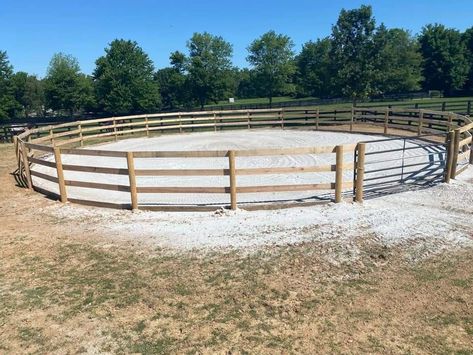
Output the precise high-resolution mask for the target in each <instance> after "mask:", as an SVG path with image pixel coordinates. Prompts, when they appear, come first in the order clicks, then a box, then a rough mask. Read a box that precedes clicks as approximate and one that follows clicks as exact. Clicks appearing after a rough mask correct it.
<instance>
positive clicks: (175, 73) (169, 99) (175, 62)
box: [154, 52, 188, 109]
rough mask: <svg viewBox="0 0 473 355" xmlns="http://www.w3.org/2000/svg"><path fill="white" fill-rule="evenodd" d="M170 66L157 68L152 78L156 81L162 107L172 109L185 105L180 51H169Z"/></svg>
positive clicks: (183, 58) (185, 90) (182, 61)
mask: <svg viewBox="0 0 473 355" xmlns="http://www.w3.org/2000/svg"><path fill="white" fill-rule="evenodd" d="M170 61H171V65H172V66H171V67H168V68H163V69H160V70H158V71H157V72H156V73H155V75H154V78H155V80H156V81H157V83H158V86H159V92H160V94H161V102H162V105H163V108H165V109H174V108H176V107H180V106H182V105H185V103H186V102H185V101H186V98H187V97H188V95H186V92H187V88H186V87H185V85H186V76H185V74H184V70H185V67H184V64H185V56H184V54H182V53H180V52H174V53H171V56H170Z"/></svg>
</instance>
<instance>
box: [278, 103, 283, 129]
mask: <svg viewBox="0 0 473 355" xmlns="http://www.w3.org/2000/svg"><path fill="white" fill-rule="evenodd" d="M279 117H280V119H281V128H282V129H284V109H283V108H282V109H281V111H279Z"/></svg>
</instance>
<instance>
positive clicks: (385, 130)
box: [383, 108, 389, 134]
mask: <svg viewBox="0 0 473 355" xmlns="http://www.w3.org/2000/svg"><path fill="white" fill-rule="evenodd" d="M388 121H389V108H387V109H386V112H385V113H384V130H383V132H384V134H388Z"/></svg>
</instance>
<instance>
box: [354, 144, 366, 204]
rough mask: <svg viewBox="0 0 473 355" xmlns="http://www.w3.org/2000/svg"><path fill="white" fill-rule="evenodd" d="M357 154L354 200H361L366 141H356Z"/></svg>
mask: <svg viewBox="0 0 473 355" xmlns="http://www.w3.org/2000/svg"><path fill="white" fill-rule="evenodd" d="M356 150H357V156H358V159H357V161H356V165H355V169H356V181H355V201H356V202H360V203H361V202H363V183H364V179H365V151H366V143H358V145H357V147H356Z"/></svg>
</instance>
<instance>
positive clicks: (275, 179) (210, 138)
mask: <svg viewBox="0 0 473 355" xmlns="http://www.w3.org/2000/svg"><path fill="white" fill-rule="evenodd" d="M379 139H381V137H380V136H375V135H364V134H350V133H339V132H336V133H335V132H320V131H318V132H316V131H300V130H297V131H295V130H280V129H262V130H250V131H247V130H244V131H228V132H217V133H214V132H203V133H187V134H174V135H165V136H159V137H154V138H136V139H125V140H121V141H118V142H113V143H107V144H102V145H100V146H99V148H97V146H94V147H88V149H104V150H117V151H150V150H225V149H235V150H238V149H239V150H244V149H255V148H290V147H311V146H329V145H338V144H352V143H356V142H360V141H374V140H379ZM404 144H405V146H406V147H418V149H412V150H407V151H406V152H405V153H404V154H403V152H402V151H395V152H390V153H387V154H382V155H368V156H367V159H366V161H367V170H369V169H371V170H377V169H382V168H386V167H390V166H399V165H400V164H401V159H402V158H403V157H404V160H405V162H404V163H405V164H406V165H409V164H419V165H417V166H415V167H408V168H405V169H404V171H403V174H404V177H409V176H410V175H411V176H413V177H414V176H415V177H416V178H418V177H419V176H420V177H421V176H423V175H425V174H428V173H431V172H424V170H425V169H426V168H432V167H434V168H435V167H438V165H436V164H438V163H439V161H442V160H443V159H444V154H443V152H442V150H439V149H436V148H434V149H433V150H432V148H430V147H426V144H427V143H426V142H423V141H420V140H415V139H409V140H407V141H406V142H404V140H403V139H397V140H389V141H382V142H376V143H370V144H368V145H367V152H374V151H379V150H386V149H396V148H402V147H403V146H404ZM85 149H87V148H85ZM46 159H48V160H53V157H47V158H46ZM345 161H346V162H352V161H353V153H352V152H350V153H346V154H345ZM63 163H64V164H75V165H86V166H96V167H117V168H126V160H125V159H123V158H110V157H92V156H71V155H64V156H63ZM334 163H335V154H319V155H292V156H260V157H238V158H237V161H236V165H237V168H252V167H260V168H262V167H288V166H315V165H324V164H334ZM135 167H136V168H137V169H159V168H162V169H179V168H187V169H199V168H201V169H212V168H228V159H227V158H156V159H150V158H148V159H136V160H135ZM33 169H34V170H37V171H40V172H42V173H46V174H48V175H52V176H55V175H56V172H55V169H52V168H48V167H44V166H34V167H33ZM439 169H440V168H439ZM400 172H401V169H395V170H390V171H385V172H379V173H375V174H371V175H370V176H369V177H370V178H372V177H376V178H381V177H383V176H385V175H389V174H395V173H400ZM437 173H438V172H437ZM334 174H335V173H334V172H327V173H294V174H284V175H282V174H279V175H256V176H254V175H253V176H238V177H237V184H238V186H252V185H276V184H277V185H285V184H288V185H292V184H315V183H328V182H333V181H334V180H335V177H334ZM65 178H66V179H67V180H78V181H89V182H101V183H110V184H123V185H128V177H127V176H119V175H105V174H96V173H82V172H72V171H66V172H65ZM352 179H353V172H352V171H346V172H345V176H344V180H345V181H351V180H352ZM33 182H34V185H35V186H39V187H41V188H43V189H46V190H48V191H51V192H56V193H57V192H58V188H57V185H56V184H54V183H51V182H48V181H45V180H43V179H40V178H37V177H34V178H33ZM137 184H138V186H213V187H216V186H228V185H229V183H228V176H208V177H202V176H189V177H174V176H162V177H138V178H137ZM67 190H68V196H69V197H71V198H79V199H86V200H93V201H104V202H114V203H129V202H130V197H129V193H127V192H117V191H103V190H96V189H88V188H79V187H68V188H67ZM347 193H349V191H347ZM331 197H332V194H331V193H330V192H329V191H308V192H278V193H251V194H239V195H238V202H239V203H240V204H241V206H244V204H245V203H249V202H271V201H296V200H298V201H301V200H302V201H310V200H320V199H330V198H331ZM139 203H140V204H142V205H154V204H160V205H175V204H176V205H178V204H183V205H186V204H208V205H215V206H216V207H218V206H221V205H226V204H228V203H229V195H228V194H139Z"/></svg>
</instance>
